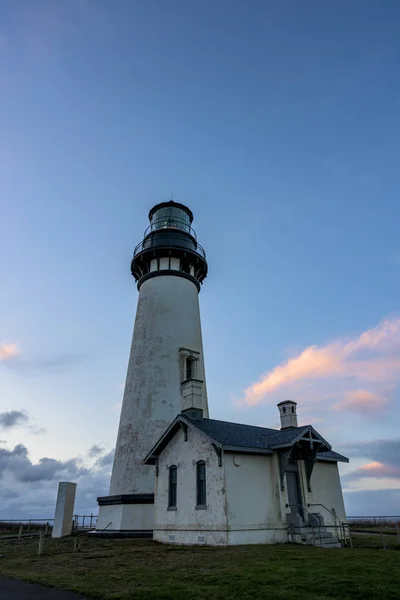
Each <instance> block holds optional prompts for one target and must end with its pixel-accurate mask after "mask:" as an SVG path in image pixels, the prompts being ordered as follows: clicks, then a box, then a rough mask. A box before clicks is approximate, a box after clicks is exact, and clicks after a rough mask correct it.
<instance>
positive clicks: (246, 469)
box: [224, 453, 287, 544]
mask: <svg viewBox="0 0 400 600" xmlns="http://www.w3.org/2000/svg"><path fill="white" fill-rule="evenodd" d="M274 459H275V457H274V456H268V455H254V454H231V453H225V456H224V465H225V479H226V499H227V521H228V529H229V533H228V543H229V544H268V543H272V544H273V543H276V542H284V541H287V523H286V517H284V519H283V517H282V510H281V501H280V491H279V485H278V482H279V479H278V473H277V471H276V467H277V465H276V461H275V460H274Z"/></svg>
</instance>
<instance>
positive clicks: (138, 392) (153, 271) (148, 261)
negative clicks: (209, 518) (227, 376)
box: [97, 200, 208, 536]
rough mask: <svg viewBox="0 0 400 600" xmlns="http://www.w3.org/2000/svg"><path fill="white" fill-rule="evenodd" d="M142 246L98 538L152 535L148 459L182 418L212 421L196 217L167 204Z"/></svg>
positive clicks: (135, 265) (159, 208)
mask: <svg viewBox="0 0 400 600" xmlns="http://www.w3.org/2000/svg"><path fill="white" fill-rule="evenodd" d="M149 221H150V225H149V227H148V228H147V229H146V231H145V232H144V236H143V240H142V241H141V242H140V243H139V244H138V245H137V246H136V248H135V250H134V253H133V259H132V262H131V272H132V275H133V277H134V279H135V281H136V282H137V287H138V290H139V298H138V304H137V309H136V319H135V324H134V330H133V339H132V345H131V351H130V356H129V363H128V370H127V375H126V381H125V391H124V397H123V403H122V409H121V417H120V422H119V429H118V437H117V443H116V448H115V457H114V464H113V468H112V474H111V483H110V491H109V495H108V496H103V497H100V498H98V503H99V516H98V520H97V530H98V531H99V530H100V531H102V530H104V529H106V530H107V531H109V532H130V533H137V534H138V535H143V536H146V535H151V533H152V530H153V522H154V486H155V467H154V466H149V465H145V464H144V458H145V457H146V455H147V454H148V452H149V451H150V449H151V448H152V447H153V446H154V444H155V443H156V442H157V440H158V439H159V438H160V436H161V435H162V434H163V432H164V431H165V430H166V429H167V427H168V426H169V425H170V423H171V422H172V421H173V419H174V418H175V417H176V415H177V414H179V413H180V412H182V411H185V410H187V409H190V408H199V407H202V410H203V414H204V416H205V417H208V402H207V389H206V378H205V368H204V355H203V342H202V334H201V323H200V310H199V300H198V294H199V291H200V288H201V285H202V283H203V281H204V279H205V277H206V276H207V261H206V255H205V252H204V249H203V248H202V246H201V245H200V244H199V243H198V241H197V236H196V233H195V231H194V229H193V228H192V222H193V214H192V212H191V210H190V209H189V208H188V207H187V206H184V205H183V204H179V203H177V202H173V201H172V200H171V201H170V202H162V203H160V204H157V205H156V206H154V207H153V208H152V209H151V210H150V212H149Z"/></svg>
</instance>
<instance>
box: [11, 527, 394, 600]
mask: <svg viewBox="0 0 400 600" xmlns="http://www.w3.org/2000/svg"><path fill="white" fill-rule="evenodd" d="M375 538H378V536H375ZM387 539H388V549H387V550H386V551H385V550H382V549H381V548H379V540H378V539H374V537H367V536H357V537H355V538H354V545H355V547H354V549H349V548H345V549H320V548H312V547H308V546H295V545H289V544H285V545H279V546H238V547H229V548H209V547H191V548H188V547H182V546H173V545H171V546H164V545H160V544H157V543H155V542H152V541H149V540H129V539H128V540H105V539H90V538H88V537H82V536H79V541H81V543H82V545H83V547H82V552H78V553H73V538H67V539H62V540H51V539H46V540H45V547H44V554H43V555H42V556H41V557H38V556H37V555H36V554H37V540H35V539H32V538H25V539H22V540H19V541H18V540H0V573H2V574H3V575H8V576H11V577H17V578H20V579H24V580H26V581H30V582H36V583H41V584H44V585H48V586H54V587H58V588H62V589H67V590H72V591H75V592H78V593H81V594H82V595H84V596H86V597H87V598H95V599H98V600H203V599H204V600H225V599H229V600H250V599H251V600H261V599H262V600H264V599H268V600H304V599H307V600H326V599H328V598H337V599H340V600H343V599H350V598H351V599H352V600H354V599H359V600H366V599H368V600H375V599H376V600H378V599H379V600H384V599H393V600H395V599H396V600H399V598H400V552H399V551H398V550H400V546H399V545H398V543H397V540H396V539H395V538H393V536H388V538H387Z"/></svg>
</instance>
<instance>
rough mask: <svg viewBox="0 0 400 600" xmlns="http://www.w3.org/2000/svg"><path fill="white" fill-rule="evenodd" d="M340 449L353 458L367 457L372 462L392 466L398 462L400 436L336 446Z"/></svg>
mask: <svg viewBox="0 0 400 600" xmlns="http://www.w3.org/2000/svg"><path fill="white" fill-rule="evenodd" d="M338 448H340V451H344V452H347V453H348V454H349V455H350V456H352V457H354V458H363V459H368V460H369V461H372V462H375V461H376V462H379V463H385V464H388V465H392V466H395V467H396V466H397V465H398V464H399V456H400V438H398V439H397V438H395V439H378V440H369V441H364V442H357V443H353V444H344V445H342V446H338Z"/></svg>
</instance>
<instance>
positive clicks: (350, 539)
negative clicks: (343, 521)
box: [347, 525, 353, 548]
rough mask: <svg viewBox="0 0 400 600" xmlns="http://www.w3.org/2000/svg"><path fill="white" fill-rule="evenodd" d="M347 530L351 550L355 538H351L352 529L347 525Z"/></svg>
mask: <svg viewBox="0 0 400 600" xmlns="http://www.w3.org/2000/svg"><path fill="white" fill-rule="evenodd" d="M347 529H348V531H349V542H350V548H352V547H353V538H352V537H351V529H350V527H349V526H348V525H347Z"/></svg>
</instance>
